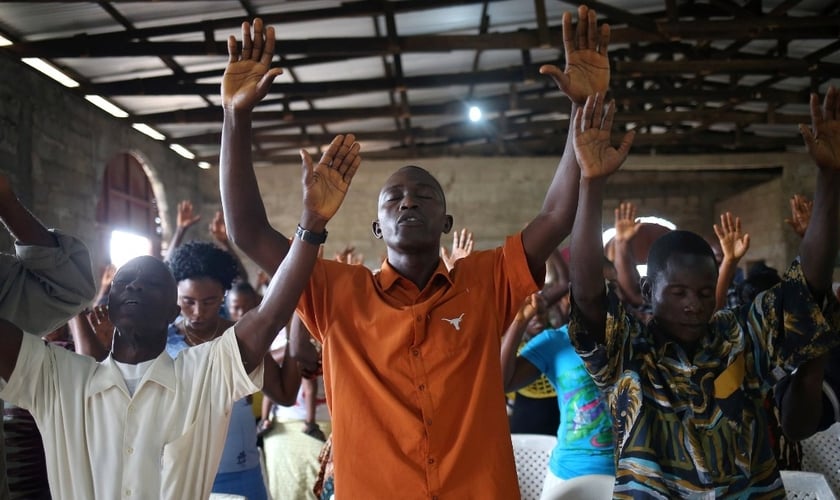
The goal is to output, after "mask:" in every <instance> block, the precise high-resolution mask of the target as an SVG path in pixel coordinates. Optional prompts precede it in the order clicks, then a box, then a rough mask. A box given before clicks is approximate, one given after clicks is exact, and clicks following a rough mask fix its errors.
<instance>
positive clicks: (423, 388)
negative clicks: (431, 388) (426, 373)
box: [418, 384, 426, 391]
mask: <svg viewBox="0 0 840 500" xmlns="http://www.w3.org/2000/svg"><path fill="white" fill-rule="evenodd" d="M418 389H420V390H421V391H425V390H426V385H425V384H420V386H419V387H418Z"/></svg>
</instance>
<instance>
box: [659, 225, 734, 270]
mask: <svg viewBox="0 0 840 500" xmlns="http://www.w3.org/2000/svg"><path fill="white" fill-rule="evenodd" d="M674 254H684V255H698V256H700V257H708V258H710V259H712V262H717V261H716V260H715V254H714V252H712V247H711V246H709V243H708V242H707V241H706V240H704V239H703V238H702V237H701V236H700V235H699V234H697V233H692V232H691V231H679V230H678V231H669V232H667V233H665V234H663V235H662V236H660V237H659V238H657V239H656V240H655V241H654V242H653V245H652V246H651V247H650V251H649V252H648V261H647V275H648V277H649V278H650V279H651V280H655V279H656V277H657V275H658V274H659V273H661V272H662V271H664V270H665V266H667V265H668V259H670V258H671V256H672V255H674Z"/></svg>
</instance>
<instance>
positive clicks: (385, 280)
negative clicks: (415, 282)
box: [377, 258, 453, 291]
mask: <svg viewBox="0 0 840 500" xmlns="http://www.w3.org/2000/svg"><path fill="white" fill-rule="evenodd" d="M377 276H378V279H379V286H381V287H382V290H386V291H387V290H388V289H389V288H391V287H392V286H394V283H396V282H397V281H398V280H404V279H406V278H405V277H404V276H403V275H401V274H400V273H399V272H398V271H397V270H396V269H394V268H393V267H391V264H389V263H388V260H387V259H385V261H384V262H383V263H382V267H380V269H379V273H378V275H377ZM438 276H442V277H443V278H444V279H445V280H446V281H448V282H449V284H450V285H452V284H453V282H452V278H451V277H450V276H449V271H447V270H446V265H444V263H443V259H440V258H439V259H438V265H437V267H436V268H435V272H434V273H432V277H431V278H429V283H432V282H433V281H434V280H435V279H437V277H438ZM426 286H428V284H427V285H426Z"/></svg>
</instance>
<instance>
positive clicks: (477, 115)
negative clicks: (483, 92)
mask: <svg viewBox="0 0 840 500" xmlns="http://www.w3.org/2000/svg"><path fill="white" fill-rule="evenodd" d="M469 116H470V121H471V122H477V121H479V120H481V108H479V107H478V106H470V114H469Z"/></svg>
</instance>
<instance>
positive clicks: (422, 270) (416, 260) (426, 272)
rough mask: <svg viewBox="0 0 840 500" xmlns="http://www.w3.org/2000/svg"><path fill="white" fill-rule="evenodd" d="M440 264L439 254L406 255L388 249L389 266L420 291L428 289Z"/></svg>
mask: <svg viewBox="0 0 840 500" xmlns="http://www.w3.org/2000/svg"><path fill="white" fill-rule="evenodd" d="M439 263H440V255H438V254H437V253H431V252H425V253H417V254H405V253H398V252H396V251H393V250H391V249H388V264H389V265H390V266H391V267H393V268H394V270H396V271H397V272H398V273H400V276H402V277H403V278H405V279H407V280H409V281H411V282H412V283H414V284H415V285H417V288H419V289H420V290H422V289H424V288H425V287H426V284H428V282H429V279H431V277H432V275H433V274H434V272H435V269H437V267H438V264H439Z"/></svg>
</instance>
